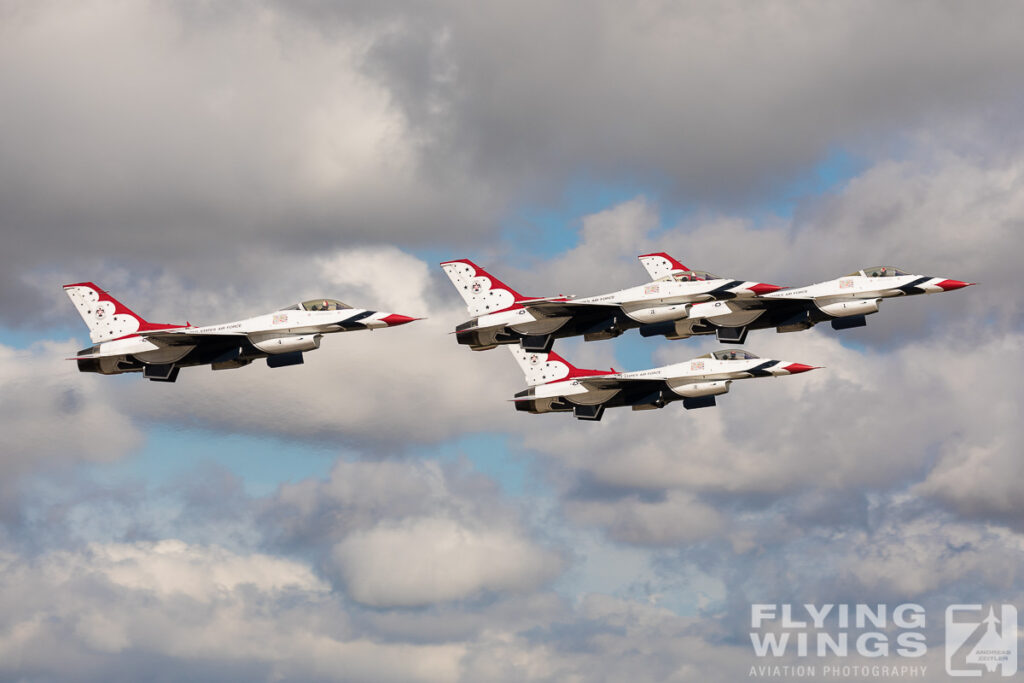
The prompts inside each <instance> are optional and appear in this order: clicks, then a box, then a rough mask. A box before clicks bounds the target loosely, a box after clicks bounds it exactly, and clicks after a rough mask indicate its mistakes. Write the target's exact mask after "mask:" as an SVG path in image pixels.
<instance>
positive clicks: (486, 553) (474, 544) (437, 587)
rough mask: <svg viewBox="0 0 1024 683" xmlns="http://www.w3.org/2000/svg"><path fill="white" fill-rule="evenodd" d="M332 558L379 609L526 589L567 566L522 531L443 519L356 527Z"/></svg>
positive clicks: (352, 589)
mask: <svg viewBox="0 0 1024 683" xmlns="http://www.w3.org/2000/svg"><path fill="white" fill-rule="evenodd" d="M333 559H334V561H335V562H336V563H337V564H338V567H339V569H340V571H341V575H342V576H343V577H344V579H345V582H346V584H347V586H348V590H349V593H350V594H351V595H352V597H353V598H354V599H355V600H357V601H359V602H361V603H363V604H366V605H373V606H377V607H395V606H404V607H414V606H418V605H426V604H431V603H434V602H443V601H448V600H459V599H464V598H469V597H473V596H475V595H477V594H479V593H480V592H481V591H517V592H525V591H528V590H531V589H534V588H536V587H537V586H538V585H540V584H542V583H544V582H546V581H547V580H549V579H551V578H553V577H554V576H555V575H556V574H557V573H558V572H559V570H560V569H561V564H562V563H561V558H559V556H558V555H557V554H555V553H552V552H545V551H544V550H542V549H540V548H538V547H537V546H535V545H534V544H533V543H532V542H530V541H529V540H528V539H526V538H524V537H522V536H521V535H520V534H518V533H515V532H510V531H508V530H503V529H486V528H484V529H480V528H473V526H470V525H466V524H463V523H459V522H457V521H455V520H451V519H444V518H420V519H417V520H414V521H412V522H411V523H406V524H381V525H378V526H376V527H374V528H373V529H370V530H368V531H360V532H357V533H355V534H353V535H351V536H349V537H348V538H346V539H345V540H344V541H342V542H341V543H339V544H338V545H337V546H336V547H335V549H334V552H333Z"/></svg>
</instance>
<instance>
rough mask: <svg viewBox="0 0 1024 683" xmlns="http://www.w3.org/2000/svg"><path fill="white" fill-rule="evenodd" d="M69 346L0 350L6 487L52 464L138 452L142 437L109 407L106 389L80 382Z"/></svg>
mask: <svg viewBox="0 0 1024 683" xmlns="http://www.w3.org/2000/svg"><path fill="white" fill-rule="evenodd" d="M77 350H78V347H77V346H75V345H74V343H73V342H67V341H63V342H56V341H40V342H38V343H36V344H33V345H32V346H31V347H29V348H27V349H15V348H11V347H8V346H0V384H2V385H3V387H4V389H3V392H0V413H2V415H3V428H2V429H0V468H2V471H3V475H2V476H3V479H4V480H5V481H7V482H10V481H11V480H12V479H14V478H16V477H17V476H18V475H21V474H24V473H28V472H33V471H39V470H45V469H48V468H51V467H53V465H54V464H55V463H61V462H63V463H68V462H76V461H81V460H86V461H94V462H105V461H110V460H116V459H118V458H120V457H123V456H124V455H126V454H127V453H129V452H131V451H133V450H134V449H136V448H138V447H139V445H140V444H141V443H142V439H143V437H142V432H141V430H140V429H139V428H138V427H137V426H136V425H135V424H133V422H132V421H131V420H130V419H129V418H127V417H126V416H125V415H123V414H122V413H121V412H120V411H118V410H116V409H115V408H113V407H112V406H111V404H110V396H111V389H112V387H110V386H109V385H101V384H99V383H95V382H81V381H79V380H80V378H79V377H78V376H77V375H78V370H77V368H76V367H75V365H74V363H73V362H69V361H67V360H65V358H67V357H68V356H72V355H74V354H75V352H76V351H77Z"/></svg>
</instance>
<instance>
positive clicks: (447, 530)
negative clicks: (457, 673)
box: [262, 461, 564, 607]
mask: <svg viewBox="0 0 1024 683" xmlns="http://www.w3.org/2000/svg"><path fill="white" fill-rule="evenodd" d="M524 517H525V514H524V512H523V511H521V510H517V509H516V507H515V505H514V503H513V502H512V501H507V500H503V499H502V498H501V497H500V496H498V495H497V492H496V491H495V490H494V488H493V485H491V484H490V483H489V482H488V481H487V480H484V479H483V478H481V477H479V476H473V475H468V474H467V473H460V472H459V471H457V470H453V469H450V468H449V469H442V468H441V467H440V466H439V464H438V463H437V462H436V461H428V462H417V463H413V462H379V463H370V462H352V463H346V462H339V463H337V464H336V465H335V467H334V469H333V471H332V472H331V476H330V478H329V479H328V480H327V481H323V482H313V481H307V482H300V483H298V484H292V485H287V486H283V487H281V490H280V491H279V492H278V493H277V495H275V496H274V498H273V499H272V500H270V501H268V502H267V505H266V507H265V509H264V513H263V517H262V519H263V524H264V525H265V526H266V527H268V529H270V530H271V531H270V535H271V536H272V537H273V538H274V539H275V542H276V543H278V544H280V545H281V546H282V547H295V546H296V545H298V546H302V547H309V548H311V549H314V550H315V551H319V552H323V551H327V550H329V552H327V556H326V557H325V560H324V562H325V568H326V571H327V572H328V573H330V574H332V575H336V576H338V578H339V579H340V580H341V582H342V583H343V584H344V586H345V588H346V591H347V592H348V594H349V595H350V596H351V597H352V598H353V599H354V600H356V601H357V602H359V603H362V604H365V605H371V606H375V607H413V606H423V605H431V604H434V603H443V602H449V601H453V600H463V599H470V598H475V597H478V596H479V595H481V594H483V593H493V594H502V593H526V592H529V591H531V590H536V589H537V588H538V587H539V586H541V585H543V584H545V583H546V582H548V581H550V580H551V579H553V578H554V577H555V576H557V575H558V574H559V573H560V572H561V571H562V569H563V568H564V558H563V556H562V554H561V553H560V552H559V551H557V550H556V549H553V548H550V547H546V545H545V544H542V543H541V542H539V541H537V540H535V539H534V538H533V537H532V534H531V532H530V531H529V530H528V528H527V527H526V525H525V524H524V522H523V519H524Z"/></svg>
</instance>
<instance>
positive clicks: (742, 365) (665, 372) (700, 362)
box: [532, 358, 809, 404]
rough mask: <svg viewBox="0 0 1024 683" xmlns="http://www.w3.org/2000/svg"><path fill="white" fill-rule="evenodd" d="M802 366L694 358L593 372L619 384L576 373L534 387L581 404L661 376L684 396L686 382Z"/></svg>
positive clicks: (547, 395)
mask: <svg viewBox="0 0 1024 683" xmlns="http://www.w3.org/2000/svg"><path fill="white" fill-rule="evenodd" d="M769 364H770V365H769ZM762 366H764V367H762ZM759 367H761V370H758V371H756V372H757V374H751V371H752V370H754V369H755V368H759ZM787 368H793V369H787ZM798 368H800V369H798ZM803 369H809V366H805V365H801V364H799V363H791V362H789V361H776V360H772V359H765V358H750V359H742V360H718V359H715V358H694V359H692V360H688V361H685V362H683V363H674V364H672V365H664V366H662V367H658V368H651V369H649V370H636V371H633V372H610V373H607V374H601V375H595V376H593V379H595V380H601V383H602V384H608V385H612V384H613V381H614V380H621V383H620V384H619V386H607V387H600V388H593V387H588V386H587V384H588V382H587V380H588V379H590V377H574V378H569V379H565V380H560V381H556V382H550V383H548V384H539V385H536V386H534V387H533V395H532V397H533V398H538V399H543V398H566V399H568V400H570V401H572V402H573V403H581V404H592V403H599V402H602V401H606V400H608V399H609V398H611V397H612V396H614V395H615V394H616V393H618V392H619V391H620V390H621V389H622V388H624V387H626V386H627V385H628V384H629V382H631V381H635V380H661V381H664V382H665V383H666V384H667V385H668V388H669V389H671V390H672V391H674V392H675V393H677V394H679V395H681V396H685V395H687V393H688V392H687V390H686V388H685V387H686V386H687V385H694V384H701V383H705V382H720V381H732V380H737V379H748V378H750V377H754V376H773V377H778V376H782V375H789V374H795V372H802V371H803Z"/></svg>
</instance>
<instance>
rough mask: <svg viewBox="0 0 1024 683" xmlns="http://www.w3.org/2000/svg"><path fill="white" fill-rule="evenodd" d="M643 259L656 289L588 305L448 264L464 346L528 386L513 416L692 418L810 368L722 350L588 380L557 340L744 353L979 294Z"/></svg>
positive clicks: (901, 281)
mask: <svg viewBox="0 0 1024 683" xmlns="http://www.w3.org/2000/svg"><path fill="white" fill-rule="evenodd" d="M639 258H640V262H641V264H642V265H643V266H644V268H645V269H646V270H647V272H648V274H649V275H650V277H651V280H650V282H648V283H646V284H641V285H637V286H635V287H629V288H627V289H623V290H619V291H617V292H611V293H608V294H599V295H596V296H589V297H575V296H566V295H558V296H549V297H528V296H523V295H522V294H520V293H519V292H517V291H516V290H514V289H512V288H511V287H509V286H508V285H506V284H505V283H504V282H502V281H501V280H499V279H498V278H496V277H494V276H493V275H491V274H490V273H488V272H487V271H486V270H484V269H483V268H481V267H480V266H478V265H476V264H475V263H473V262H472V261H470V260H469V259H457V260H454V261H446V262H444V263H442V264H441V268H442V269H444V272H445V274H446V275H447V276H448V278H449V279H450V280H451V282H452V284H453V285H454V286H455V288H456V290H458V292H459V294H460V295H461V296H462V298H463V300H464V301H465V302H466V307H467V309H468V311H469V314H470V315H471V316H472V318H471V319H470V320H468V321H467V322H465V323H462V324H461V325H459V326H458V327H456V328H455V334H456V337H457V340H458V342H459V343H460V344H464V345H466V346H469V347H470V348H471V349H473V350H474V351H486V350H488V349H493V348H494V347H496V346H499V345H509V347H510V350H511V351H512V355H513V356H515V359H516V361H517V362H518V363H519V365H520V367H521V368H522V370H523V373H524V374H525V375H526V380H527V384H528V385H529V388H528V389H526V390H525V391H521V392H519V393H518V394H516V396H515V399H514V400H515V402H516V409H517V410H522V411H526V412H530V413H549V412H572V413H573V414H574V415H575V416H576V417H577V418H578V419H581V420H600V419H601V416H602V415H603V413H604V409H605V408H610V407H617V406H630V407H632V408H633V410H647V409H652V408H661V407H663V406H665V405H666V404H667V403H670V402H672V401H677V400H681V401H682V402H683V407H684V408H687V409H693V408H704V407H709V406H713V405H715V396H717V395H720V394H724V393H726V392H727V391H728V390H729V384H730V382H732V381H734V380H737V379H746V378H749V377H769V376H770V377H776V376H781V375H791V374H797V373H800V372H806V371H807V370H813V369H815V368H814V367H813V366H810V365H804V364H802V363H791V362H787V361H777V360H767V361H763V360H761V359H759V358H758V357H757V356H755V355H753V354H751V353H749V352H747V351H742V350H721V351H715V352H714V353H711V354H707V355H705V356H701V357H700V358H694V359H692V360H690V361H687V362H685V363H677V364H674V365H668V366H665V367H661V368H652V369H649V370H640V371H636V372H615V371H614V370H611V371H608V372H604V371H598V370H581V369H579V368H576V367H574V366H573V365H572V364H571V363H569V362H568V361H566V360H565V359H564V358H562V357H560V356H558V355H557V354H556V353H555V352H554V351H552V346H553V344H554V341H555V340H556V339H562V338H565V337H576V336H582V337H583V339H584V341H595V340H599V339H610V338H613V337H617V336H619V335H620V334H622V333H623V332H625V331H626V330H629V329H634V328H637V329H639V331H640V334H641V335H642V336H644V337H653V336H664V337H666V338H667V339H685V338H687V337H691V336H694V335H704V334H714V335H716V336H717V338H718V341H719V342H722V343H734V344H742V343H744V341H745V340H746V338H747V333H748V332H749V331H750V330H758V329H766V328H770V327H774V328H775V329H776V331H778V332H796V331H799V330H806V329H809V328H810V327H813V326H814V325H816V324H818V323H820V322H824V321H826V320H827V321H830V322H831V325H832V327H833V328H834V329H837V330H842V329H848V328H852V327H862V326H864V325H866V324H867V321H866V319H865V316H867V315H870V314H871V313H876V312H877V311H878V307H879V304H880V303H881V301H882V299H888V298H892V297H900V296H908V295H913V294H929V293H935V292H948V291H952V290H954V289H961V288H963V287H967V286H969V285H971V284H973V283H969V282H962V281H960V280H950V279H947V278H941V277H931V276H926V275H911V274H908V273H905V272H903V271H901V270H899V269H898V268H893V267H891V266H875V267H872V268H865V269H864V270H859V271H857V272H855V273H850V274H849V275H844V276H843V277H841V278H836V279H835V280H829V281H827V282H819V283H817V284H813V285H808V286H806V287H790V288H784V287H779V286H777V285H770V284H766V283H763V282H753V281H746V280H733V279H729V278H721V277H718V276H715V275H712V274H711V273H708V272H706V271H701V270H691V269H689V268H687V267H686V266H684V265H683V264H682V263H680V262H679V261H677V260H676V259H674V258H673V257H671V256H669V255H668V254H666V253H664V252H659V253H653V254H643V255H641V256H640V257H639Z"/></svg>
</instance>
